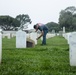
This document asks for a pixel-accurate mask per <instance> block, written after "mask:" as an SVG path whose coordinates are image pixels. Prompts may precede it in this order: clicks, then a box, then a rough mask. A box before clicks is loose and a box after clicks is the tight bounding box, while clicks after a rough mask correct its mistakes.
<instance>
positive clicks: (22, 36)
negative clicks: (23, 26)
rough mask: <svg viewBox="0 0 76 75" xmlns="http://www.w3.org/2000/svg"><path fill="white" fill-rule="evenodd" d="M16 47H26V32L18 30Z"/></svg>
mask: <svg viewBox="0 0 76 75" xmlns="http://www.w3.org/2000/svg"><path fill="white" fill-rule="evenodd" d="M16 48H26V32H24V31H22V30H19V31H18V32H16Z"/></svg>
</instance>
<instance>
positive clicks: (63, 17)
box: [59, 6, 76, 31]
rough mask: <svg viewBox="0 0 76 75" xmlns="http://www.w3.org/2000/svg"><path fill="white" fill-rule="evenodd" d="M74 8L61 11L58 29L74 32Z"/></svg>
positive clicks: (75, 9)
mask: <svg viewBox="0 0 76 75" xmlns="http://www.w3.org/2000/svg"><path fill="white" fill-rule="evenodd" d="M75 12H76V8H75V7H74V6H71V7H67V8H66V9H65V10H61V12H60V16H59V25H60V28H62V27H65V28H66V31H74V30H75V22H76V19H75V18H76V17H75V16H73V15H75Z"/></svg>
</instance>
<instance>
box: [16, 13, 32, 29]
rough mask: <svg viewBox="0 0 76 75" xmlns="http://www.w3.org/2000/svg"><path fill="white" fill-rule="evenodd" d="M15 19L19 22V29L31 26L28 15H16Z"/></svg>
mask: <svg viewBox="0 0 76 75" xmlns="http://www.w3.org/2000/svg"><path fill="white" fill-rule="evenodd" d="M16 19H17V20H18V21H19V22H20V29H23V28H24V25H26V26H27V24H31V22H32V21H31V19H30V17H29V15H28V14H26V15H24V14H22V15H17V16H16Z"/></svg>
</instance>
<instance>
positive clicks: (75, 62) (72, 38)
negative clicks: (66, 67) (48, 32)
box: [63, 32, 76, 66]
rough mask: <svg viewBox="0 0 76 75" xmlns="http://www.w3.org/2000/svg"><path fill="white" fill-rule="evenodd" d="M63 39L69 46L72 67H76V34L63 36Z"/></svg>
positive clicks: (71, 33)
mask: <svg viewBox="0 0 76 75" xmlns="http://www.w3.org/2000/svg"><path fill="white" fill-rule="evenodd" d="M63 37H64V38H65V39H66V40H67V43H68V44H69V59H70V65H71V66H76V32H70V33H65V34H63Z"/></svg>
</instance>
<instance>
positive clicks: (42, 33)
mask: <svg viewBox="0 0 76 75" xmlns="http://www.w3.org/2000/svg"><path fill="white" fill-rule="evenodd" d="M43 35H44V32H43V31H41V35H40V36H39V37H38V38H37V40H38V39H39V38H41V37H42V36H43Z"/></svg>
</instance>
